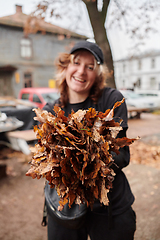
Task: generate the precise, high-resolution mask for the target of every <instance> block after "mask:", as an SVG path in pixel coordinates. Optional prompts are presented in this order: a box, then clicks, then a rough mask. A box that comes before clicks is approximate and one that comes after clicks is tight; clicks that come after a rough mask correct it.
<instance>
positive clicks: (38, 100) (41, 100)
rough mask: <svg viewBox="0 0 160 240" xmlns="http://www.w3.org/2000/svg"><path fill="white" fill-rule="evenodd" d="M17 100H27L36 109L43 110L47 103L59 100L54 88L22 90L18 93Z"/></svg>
mask: <svg viewBox="0 0 160 240" xmlns="http://www.w3.org/2000/svg"><path fill="white" fill-rule="evenodd" d="M18 98H19V99H23V100H29V101H30V102H33V103H34V104H35V105H36V106H37V107H39V108H43V107H44V105H45V104H46V103H47V102H54V101H55V100H56V99H57V98H59V93H58V90H57V89H56V88H48V87H45V88H44V87H41V88H22V89H21V90H20V92H19V96H18Z"/></svg>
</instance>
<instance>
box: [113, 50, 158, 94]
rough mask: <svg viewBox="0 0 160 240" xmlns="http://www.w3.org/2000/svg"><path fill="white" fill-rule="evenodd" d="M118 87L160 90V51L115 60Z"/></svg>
mask: <svg viewBox="0 0 160 240" xmlns="http://www.w3.org/2000/svg"><path fill="white" fill-rule="evenodd" d="M114 66H115V79H116V85H117V88H118V89H132V90H135V91H136V92H145V91H160V51H154V52H150V53H145V54H143V55H141V56H137V57H132V58H126V59H122V60H119V61H115V62H114Z"/></svg>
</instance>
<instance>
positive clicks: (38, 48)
mask: <svg viewBox="0 0 160 240" xmlns="http://www.w3.org/2000/svg"><path fill="white" fill-rule="evenodd" d="M27 19H28V15H26V14H24V13H23V12H22V6H20V5H16V13H15V14H13V15H10V16H5V17H1V18H0V96H6V95H9V96H14V97H17V96H18V93H19V90H20V89H21V88H23V87H47V86H50V87H53V86H54V66H53V63H54V60H55V57H57V55H58V53H59V52H64V51H67V50H69V47H71V46H73V44H74V43H75V42H76V41H79V40H84V39H86V38H87V37H86V36H83V35H79V34H77V33H75V32H72V31H69V30H67V29H63V28H61V27H58V26H55V25H53V24H51V23H47V22H44V21H43V20H42V21H41V22H40V23H39V25H40V27H41V32H40V31H38V32H36V33H35V34H29V35H27V34H26V33H25V32H24V26H25V24H26V21H27Z"/></svg>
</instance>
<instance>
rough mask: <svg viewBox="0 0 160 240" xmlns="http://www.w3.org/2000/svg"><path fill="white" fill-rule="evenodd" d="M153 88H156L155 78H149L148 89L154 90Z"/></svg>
mask: <svg viewBox="0 0 160 240" xmlns="http://www.w3.org/2000/svg"><path fill="white" fill-rule="evenodd" d="M155 86H156V78H155V77H151V78H150V87H151V89H154V87H155Z"/></svg>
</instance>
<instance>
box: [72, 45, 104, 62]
mask: <svg viewBox="0 0 160 240" xmlns="http://www.w3.org/2000/svg"><path fill="white" fill-rule="evenodd" d="M80 49H86V50H88V51H89V52H91V53H92V54H93V55H94V57H95V59H96V60H97V63H98V64H103V52H102V50H101V48H100V47H99V46H98V45H97V44H96V43H93V42H89V41H80V42H77V43H76V44H75V45H74V47H73V48H72V49H71V51H70V53H71V54H72V53H74V52H75V51H77V50H80Z"/></svg>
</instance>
